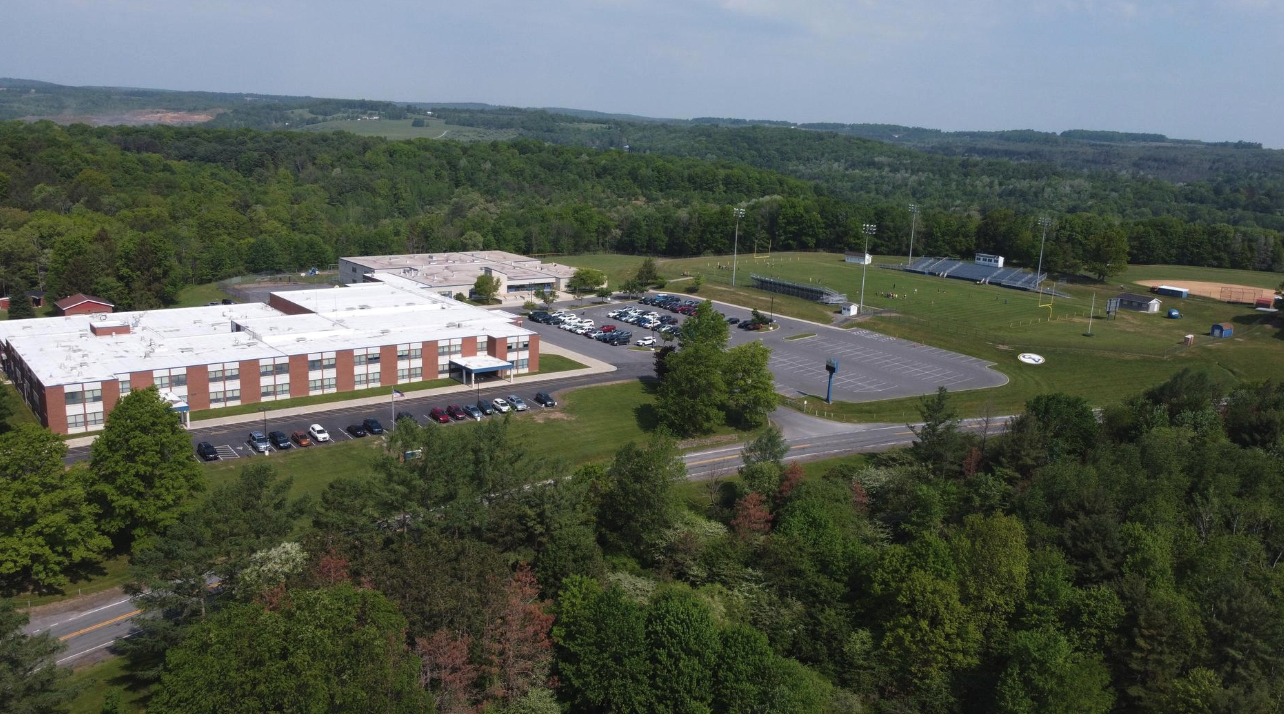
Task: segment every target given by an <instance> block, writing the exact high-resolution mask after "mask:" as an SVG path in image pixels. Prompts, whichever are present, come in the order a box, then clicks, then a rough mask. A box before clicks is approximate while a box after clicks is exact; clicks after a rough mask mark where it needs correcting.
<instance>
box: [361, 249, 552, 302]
mask: <svg viewBox="0 0 1284 714" xmlns="http://www.w3.org/2000/svg"><path fill="white" fill-rule="evenodd" d="M483 274H485V275H491V276H493V277H495V278H498V279H499V293H498V294H497V297H498V298H500V299H501V300H503V301H505V302H517V303H522V302H525V301H526V300H529V299H530V298H531V295H532V294H533V293H534V292H535V291H536V290H539V289H544V290H557V291H558V292H566V291H567V283H568V282H569V281H570V279H571V276H573V275H575V268H572V267H569V266H566V265H559V264H557V263H543V262H541V261H540V260H539V259H538V258H528V257H526V256H524V255H517V254H516V253H508V252H505V251H502V250H479V251H474V252H471V253H416V254H412V255H370V256H359V257H354V258H340V259H339V281H340V282H344V283H349V284H351V283H360V282H363V281H366V282H368V281H375V280H379V279H381V277H382V276H385V275H396V276H398V277H402V278H405V279H406V280H410V281H412V282H415V283H419V284H420V285H423V286H424V287H427V288H430V289H431V290H433V291H434V292H436V293H437V294H439V295H443V296H445V297H454V296H455V295H458V294H460V293H462V294H464V295H468V294H469V293H470V291H471V290H472V289H473V284H474V283H475V282H477V278H478V276H481V275H483Z"/></svg>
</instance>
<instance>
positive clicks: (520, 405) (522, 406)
mask: <svg viewBox="0 0 1284 714" xmlns="http://www.w3.org/2000/svg"><path fill="white" fill-rule="evenodd" d="M508 403H509V404H512V405H513V408H514V409H516V410H517V411H519V412H524V411H526V408H527V407H526V402H524V401H522V398H521V397H519V396H517V395H516V394H510V395H508Z"/></svg>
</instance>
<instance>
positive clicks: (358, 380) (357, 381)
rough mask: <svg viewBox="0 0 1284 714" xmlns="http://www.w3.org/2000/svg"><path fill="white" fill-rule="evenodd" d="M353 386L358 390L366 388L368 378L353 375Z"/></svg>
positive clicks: (361, 375) (362, 375)
mask: <svg viewBox="0 0 1284 714" xmlns="http://www.w3.org/2000/svg"><path fill="white" fill-rule="evenodd" d="M352 386H353V387H356V388H358V389H360V388H361V387H364V386H366V376H365V375H364V374H354V375H352Z"/></svg>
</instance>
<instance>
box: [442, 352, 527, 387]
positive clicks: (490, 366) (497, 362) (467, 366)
mask: <svg viewBox="0 0 1284 714" xmlns="http://www.w3.org/2000/svg"><path fill="white" fill-rule="evenodd" d="M504 372H507V373H508V379H509V381H512V378H513V363H512V362H507V361H505V360H502V359H500V358H498V357H491V356H490V355H476V356H474V357H452V358H451V360H450V376H451V377H454V378H455V379H458V380H459V381H461V382H463V383H464V384H472V383H473V382H474V381H476V379H477V375H479V374H490V373H499V374H500V376H503V373H504Z"/></svg>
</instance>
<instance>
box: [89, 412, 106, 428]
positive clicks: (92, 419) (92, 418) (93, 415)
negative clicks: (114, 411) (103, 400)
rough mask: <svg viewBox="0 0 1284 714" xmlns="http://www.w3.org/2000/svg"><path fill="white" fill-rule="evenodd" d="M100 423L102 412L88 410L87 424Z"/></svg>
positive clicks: (101, 421) (96, 424) (97, 424)
mask: <svg viewBox="0 0 1284 714" xmlns="http://www.w3.org/2000/svg"><path fill="white" fill-rule="evenodd" d="M102 423H103V413H102V412H89V425H90V426H99V425H101V424H102Z"/></svg>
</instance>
